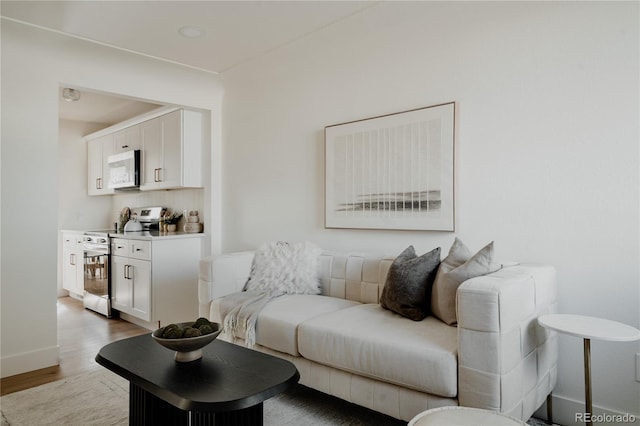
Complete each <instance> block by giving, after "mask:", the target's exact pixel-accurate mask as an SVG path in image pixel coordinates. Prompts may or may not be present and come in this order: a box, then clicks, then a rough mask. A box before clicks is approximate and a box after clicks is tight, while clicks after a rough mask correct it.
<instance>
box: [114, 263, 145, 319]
mask: <svg viewBox="0 0 640 426" xmlns="http://www.w3.org/2000/svg"><path fill="white" fill-rule="evenodd" d="M111 262H112V268H113V275H112V279H113V283H112V285H113V300H112V302H111V303H112V306H113V308H114V309H117V310H118V311H120V312H124V313H127V314H129V315H133V316H134V317H136V318H140V319H141V320H144V321H151V262H150V261H148V260H139V259H134V258H129V257H124V256H113V259H112V261H111Z"/></svg>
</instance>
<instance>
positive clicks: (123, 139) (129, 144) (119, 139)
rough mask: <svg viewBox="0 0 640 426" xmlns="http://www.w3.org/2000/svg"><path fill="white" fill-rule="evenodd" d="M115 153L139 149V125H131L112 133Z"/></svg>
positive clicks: (140, 142)
mask: <svg viewBox="0 0 640 426" xmlns="http://www.w3.org/2000/svg"><path fill="white" fill-rule="evenodd" d="M113 142H114V147H115V153H116V154H119V153H121V152H126V151H132V150H136V149H140V146H141V145H142V140H141V132H140V126H131V127H127V128H126V129H122V130H120V131H117V132H115V133H114V134H113Z"/></svg>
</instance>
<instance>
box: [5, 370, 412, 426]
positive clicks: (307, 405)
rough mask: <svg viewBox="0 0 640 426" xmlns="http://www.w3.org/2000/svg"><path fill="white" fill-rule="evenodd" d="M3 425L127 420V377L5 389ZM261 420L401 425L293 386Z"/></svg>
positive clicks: (85, 377) (299, 424)
mask: <svg viewBox="0 0 640 426" xmlns="http://www.w3.org/2000/svg"><path fill="white" fill-rule="evenodd" d="M0 409H1V410H2V423H1V424H2V426H45V425H46V426H50V425H68V426H94V425H95V426H107V425H108V426H111V425H113V426H115V425H117V426H120V425H122V426H126V425H128V424H129V420H128V419H129V418H128V413H129V382H127V381H126V380H125V379H123V378H121V377H120V376H118V375H116V374H114V373H112V372H110V371H109V370H106V369H101V370H97V371H93V372H90V373H84V374H80V375H77V376H73V377H70V378H68V379H64V380H59V381H57V382H52V383H47V384H45V385H42V386H38V387H35V388H31V389H27V390H24V391H21V392H16V393H12V394H9V395H5V396H3V397H1V398H0ZM264 424H265V426H337V425H354V426H355V425H359V426H374V425H375V426H381V425H388V426H396V425H397V426H401V425H403V426H404V425H406V422H402V421H400V420H397V419H393V418H391V417H388V416H385V415H383V414H380V413H376V412H374V411H371V410H367V409H366V408H362V407H358V406H356V405H353V404H349V403H348V402H346V401H342V400H339V399H337V398H333V397H330V396H328V395H324V394H322V393H320V392H317V391H315V390H313V389H309V388H306V387H304V386H296V387H295V388H293V389H290V390H289V391H287V392H286V393H284V394H281V395H278V396H275V397H273V398H271V399H269V400H267V401H265V403H264Z"/></svg>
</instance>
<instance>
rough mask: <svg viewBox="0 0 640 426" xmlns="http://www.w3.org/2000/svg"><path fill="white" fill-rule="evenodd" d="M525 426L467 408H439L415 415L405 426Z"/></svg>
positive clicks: (500, 415)
mask: <svg viewBox="0 0 640 426" xmlns="http://www.w3.org/2000/svg"><path fill="white" fill-rule="evenodd" d="M442 425H456V426H478V425H491V426H523V425H524V426H526V423H525V422H523V421H521V420H518V419H516V418H515V417H511V416H507V415H506V414H503V413H499V412H497V411H490V410H481V409H479V408H469V407H439V408H432V409H431V410H427V411H423V412H422V413H419V414H417V415H416V416H415V417H414V418H413V419H411V421H410V422H409V424H408V425H407V426H442Z"/></svg>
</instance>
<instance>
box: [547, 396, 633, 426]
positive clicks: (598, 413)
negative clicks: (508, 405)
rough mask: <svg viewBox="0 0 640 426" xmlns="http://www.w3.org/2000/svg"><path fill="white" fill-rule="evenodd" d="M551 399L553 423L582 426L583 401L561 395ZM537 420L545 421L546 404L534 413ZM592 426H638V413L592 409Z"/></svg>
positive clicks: (583, 422)
mask: <svg viewBox="0 0 640 426" xmlns="http://www.w3.org/2000/svg"><path fill="white" fill-rule="evenodd" d="M552 397H553V401H552V404H553V414H552V415H553V423H554V424H558V425H562V426H584V425H585V421H583V420H582V421H581V419H580V416H583V415H584V412H585V408H584V401H576V400H574V399H570V398H567V397H564V396H561V395H552ZM576 413H577V414H576ZM534 416H535V417H537V418H539V419H545V420H547V405H546V403H545V404H543V405H542V407H540V409H539V410H538V411H536V412H535V413H534ZM593 416H594V417H593V419H592V420H593V424H594V426H601V425H602V426H604V425H618V426H619V425H629V426H640V413H637V412H635V413H619V412H616V411H612V410H608V409H606V408H602V407H598V406H594V407H593Z"/></svg>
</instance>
